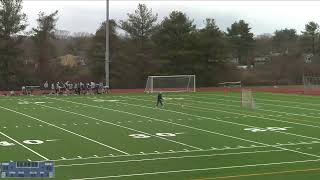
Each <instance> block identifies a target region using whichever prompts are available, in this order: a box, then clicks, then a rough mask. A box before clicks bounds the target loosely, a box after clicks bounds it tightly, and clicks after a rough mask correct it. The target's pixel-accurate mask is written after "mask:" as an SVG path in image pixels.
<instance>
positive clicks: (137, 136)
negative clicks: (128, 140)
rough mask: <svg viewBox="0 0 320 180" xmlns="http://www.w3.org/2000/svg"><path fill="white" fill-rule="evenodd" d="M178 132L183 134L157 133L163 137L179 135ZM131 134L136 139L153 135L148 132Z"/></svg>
mask: <svg viewBox="0 0 320 180" xmlns="http://www.w3.org/2000/svg"><path fill="white" fill-rule="evenodd" d="M177 134H181V133H156V134H155V135H156V136H161V137H174V136H177ZM129 136H130V137H133V138H136V139H146V138H150V137H151V135H146V134H130V135H129Z"/></svg>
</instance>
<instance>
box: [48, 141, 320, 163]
mask: <svg viewBox="0 0 320 180" xmlns="http://www.w3.org/2000/svg"><path fill="white" fill-rule="evenodd" d="M312 144H320V142H301V143H290V142H288V143H287V144H277V145H274V146H275V147H281V146H298V145H312ZM267 147H269V146H257V145H251V146H238V147H236V148H229V149H225V148H214V147H212V148H211V149H204V150H188V149H183V150H182V151H174V152H161V153H160V152H159V151H154V153H144V154H130V155H117V156H99V157H98V156H96V155H93V156H94V157H87V158H82V159H103V158H109V157H113V158H116V157H132V156H148V155H163V154H181V153H183V154H186V153H187V154H189V153H194V152H209V151H225V150H239V149H257V148H267ZM72 160H78V158H70V159H64V161H72ZM52 161H62V160H61V159H57V160H52Z"/></svg>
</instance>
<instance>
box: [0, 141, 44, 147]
mask: <svg viewBox="0 0 320 180" xmlns="http://www.w3.org/2000/svg"><path fill="white" fill-rule="evenodd" d="M23 143H24V144H28V145H37V144H43V143H44V142H43V141H40V140H24V141H23ZM14 145H15V144H14V143H10V142H8V141H0V146H14Z"/></svg>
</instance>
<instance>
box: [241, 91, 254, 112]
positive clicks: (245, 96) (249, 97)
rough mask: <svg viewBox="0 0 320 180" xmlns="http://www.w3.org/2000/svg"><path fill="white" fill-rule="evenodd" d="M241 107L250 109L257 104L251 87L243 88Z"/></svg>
mask: <svg viewBox="0 0 320 180" xmlns="http://www.w3.org/2000/svg"><path fill="white" fill-rule="evenodd" d="M240 103H241V107H243V108H248V109H254V108H255V104H254V100H253V93H252V91H251V90H250V89H242V90H241V100H240Z"/></svg>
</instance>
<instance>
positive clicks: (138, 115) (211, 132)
mask: <svg viewBox="0 0 320 180" xmlns="http://www.w3.org/2000/svg"><path fill="white" fill-rule="evenodd" d="M48 98H49V97H48ZM50 99H55V100H58V101H63V102H69V103H73V104H79V105H83V106H89V107H95V108H100V109H105V110H109V111H115V112H119V113H124V114H129V115H133V116H137V117H143V118H147V119H153V120H155V121H160V122H165V123H168V124H174V125H177V126H182V127H187V128H190V129H194V130H198V131H202V132H207V133H210V134H216V135H220V136H224V137H229V138H233V139H237V140H242V141H246V142H250V143H254V144H260V145H265V146H269V147H275V148H278V149H283V150H287V151H291V152H295V153H298V154H303V155H308V156H312V157H317V158H319V157H320V156H317V155H314V154H309V153H304V152H300V151H296V150H292V149H287V148H283V147H276V146H273V145H269V144H265V143H260V142H256V141H252V140H248V139H243V138H239V137H235V136H230V135H226V134H222V133H217V132H213V131H208V130H204V129H200V128H196V127H191V126H187V125H183V124H179V123H174V122H168V121H165V120H161V119H157V118H152V117H148V116H143V115H140V114H135V113H130V112H127V111H120V110H115V109H111V108H104V107H99V106H95V105H90V104H84V103H78V102H73V101H67V100H62V99H56V98H50ZM117 103H119V102H117Z"/></svg>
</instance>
